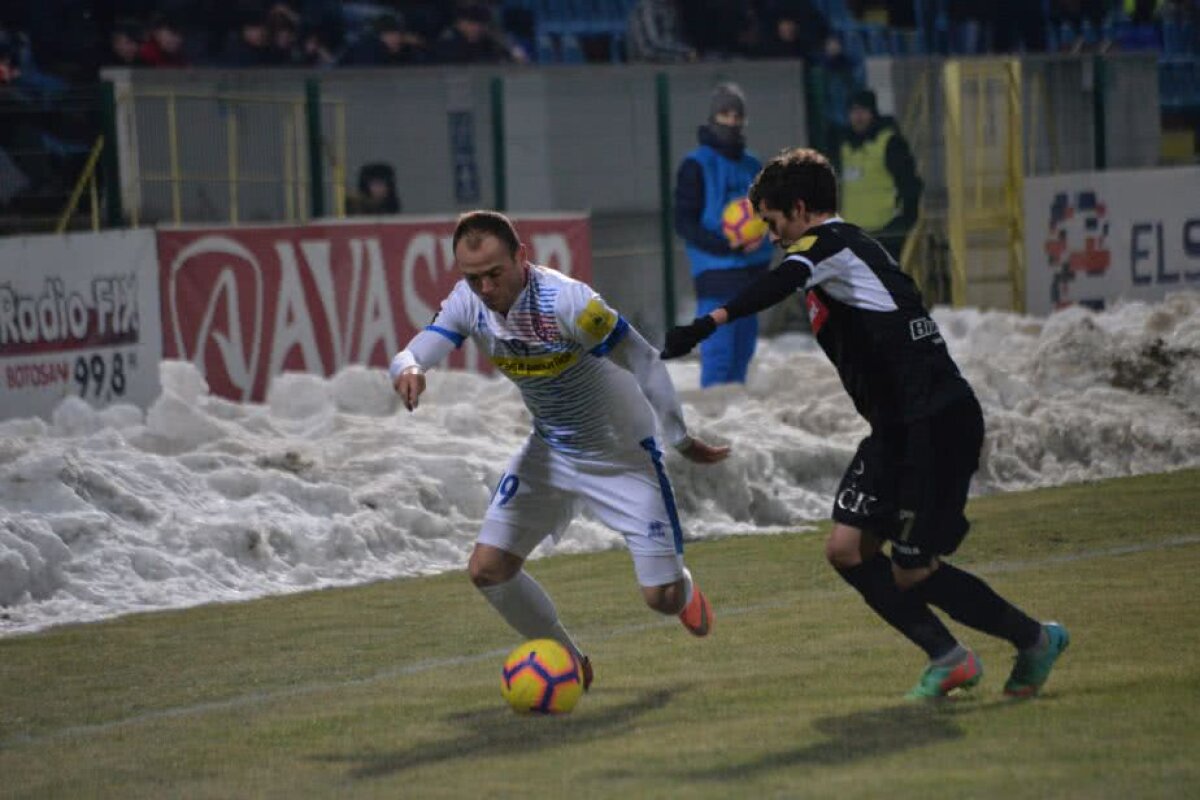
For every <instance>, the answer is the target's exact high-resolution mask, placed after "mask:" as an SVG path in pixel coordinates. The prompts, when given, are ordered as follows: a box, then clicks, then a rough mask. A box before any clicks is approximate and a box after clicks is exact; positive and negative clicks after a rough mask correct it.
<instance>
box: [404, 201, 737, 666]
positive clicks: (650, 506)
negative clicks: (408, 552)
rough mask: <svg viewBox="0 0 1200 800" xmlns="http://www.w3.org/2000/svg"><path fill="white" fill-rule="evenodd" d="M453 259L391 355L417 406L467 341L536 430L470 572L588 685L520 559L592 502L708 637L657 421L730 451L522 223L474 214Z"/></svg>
mask: <svg viewBox="0 0 1200 800" xmlns="http://www.w3.org/2000/svg"><path fill="white" fill-rule="evenodd" d="M453 247H454V258H455V261H456V262H457V265H458V268H459V270H460V271H461V272H462V274H463V279H462V280H460V281H459V282H458V283H457V284H456V285H455V287H454V289H453V290H452V291H451V292H450V295H449V296H448V297H447V298H446V299H445V300H444V301H443V302H442V307H441V310H440V311H439V312H438V314H437V316H436V317H435V318H434V320H433V322H432V323H431V324H430V325H429V326H428V327H426V328H425V330H423V331H421V332H420V333H418V334H417V335H416V336H415V337H413V339H412V341H410V342H409V343H408V346H407V347H405V348H404V349H403V350H401V351H400V352H399V353H398V354H397V355H396V357H395V358H394V359H393V360H392V365H391V370H390V372H391V376H392V381H393V385H394V387H395V389H396V392H397V393H398V394H399V395H400V397H401V399H402V400H403V402H404V405H405V407H406V408H408V410H409V411H412V410H414V409H416V407H417V403H418V399H419V397H420V395H421V393H422V392H424V391H425V374H424V373H425V370H427V369H429V368H430V367H432V366H434V365H436V364H438V363H439V362H441V361H442V360H443V359H444V358H445V357H446V356H447V355H449V354H450V352H451V351H452V350H453V349H455V348H456V347H459V346H460V345H461V344H462V343H463V341H465V340H466V339H467V338H468V337H469V338H471V339H473V340H474V342H475V343H476V344H477V345H478V347H479V349H480V351H481V352H483V353H486V354H487V356H488V357H489V358H490V359H491V361H492V363H493V364H495V366H496V368H497V369H498V370H499V371H500V372H502V373H503V374H504V375H506V376H507V377H508V378H509V379H510V380H512V381H513V383H515V384H516V385H517V388H518V389H519V390H520V392H521V397H522V399H523V400H524V401H525V405H526V407H527V408H528V409H529V412H530V414H531V415H532V417H533V431H532V432H531V433H530V435H529V438H528V439H527V440H526V442H525V444H524V445H523V446H522V447H521V449H520V450H519V451H518V452H517V453H516V454H515V455H514V456H513V457H512V460H511V461H510V462H509V464H508V467H507V469H506V470H505V472H504V474H503V475H502V476H501V478H500V481H499V483H498V484H497V486H496V491H495V493H494V495H493V496H492V501H491V505H490V506H489V507H488V511H487V514H486V515H485V517H484V522H483V526H482V528H481V529H480V531H479V537H478V539H477V540H476V542H475V548H474V550H473V551H472V552H471V558H470V561H469V563H468V565H467V571H468V573H469V575H470V577H471V581H472V582H473V583H474V584H475V586H476V587H478V588H479V590H480V592H482V593H483V596H484V597H485V598H487V601H488V602H489V603H490V604H491V605H492V607H494V608H495V609H496V611H498V612H499V613H500V615H501V616H502V617H503V618H504V620H505V621H506V622H507V623H508V624H509V625H510V626H512V627H513V628H514V629H515V630H516V631H517V632H518V633H520V634H521V635H522V636H524V637H525V638H527V639H540V638H550V639H556V640H558V641H560V642H562V643H563V644H564V645H565V646H566V647H567V648H568V649H570V650H571V652H572V653H574V654H575V657H576V658H577V659H578V661H579V663H580V666H581V668H582V672H583V679H584V680H583V683H584V688H585V689H586V688H588V687H589V686H590V685H591V682H592V666H591V662H590V661H589V659H588V658H587V656H585V655H584V654H583V653H582V652H580V650H579V648H578V647H577V646H576V644H575V642H574V641H572V639H571V637H570V635H569V634H568V633H567V631H566V629H565V628H564V627H563V626H562V623H560V622H559V619H558V612H557V611H556V610H555V607H554V603H553V601H551V599H550V597H549V595H547V594H546V592H545V590H544V589H543V588H542V587H541V585H540V584H538V582H537V581H535V580H534V579H533V577H532V576H530V575H529V573H527V572H525V571H524V569H522V566H523V565H524V563H525V559H526V558H527V557H528V555H529V553H530V552H531V551H532V550H533V549H534V547H536V546H537V544H538V543H539V542H541V541H542V540H543V539H544V538H545V537H546V536H554V537H555V538H556V539H557V538H558V537H559V536H560V535H561V534H562V532H563V531H564V530H565V529H566V527H567V525H568V524H569V523H570V521H571V518H572V517H573V516H574V513H575V509H576V506H577V505H578V504H579V503H583V504H584V505H586V506H587V508H589V509H590V510H591V512H592V513H593V514H595V516H596V517H597V518H598V519H599V520H600V521H601V522H603V523H604V524H605V525H607V526H608V527H610V528H612V529H613V530H615V531H617V532H619V533H621V534H623V535H624V537H625V542H626V544H627V546H628V548H629V552H630V554H631V555H632V557H633V565H634V571H635V573H636V574H637V579H638V583H639V584H640V585H641V587H642V596H643V598H644V599H645V601H646V604H647V605H648V606H650V608H652V609H654V610H655V611H658V612H660V613H663V614H678V615H679V618H680V620H681V621H682V622H683V624H684V626H685V627H686V628H687V629H688V630H689V631H690V632H692V633H693V634H695V635H697V636H704V635H706V634H707V633H708V631H709V629H710V628H711V626H712V624H713V612H712V608H711V606H710V605H709V602H708V600H707V598H705V596H704V593H703V592H701V591H700V588H699V587H698V586H696V584H695V582H694V581H693V580H692V576H691V573H690V572H689V571H688V570H687V568H686V567H684V565H683V534H682V530H681V529H680V525H679V515H678V513H677V511H676V508H675V500H674V495H673V494H672V491H671V482H670V480H669V479H668V478H667V473H666V470H665V469H664V466H663V455H662V450H661V447H660V444H659V439H658V437H657V436H656V427H655V420H656V418H657V421H658V425H659V426H660V427H661V428H662V433H663V436H664V437H665V439H666V440H667V442H668V443H670V444H671V446H673V447H674V448H675V449H676V450H678V451H679V452H680V453H681V454H682V455H683V456H684V457H685V458H687V459H689V460H691V461H694V462H696V463H700V464H714V463H716V462H718V461H721V460H722V459H724V458H725V457H726V456H728V455H729V448H728V447H715V446H712V445H709V444H706V443H704V442H702V441H700V440H699V439H696V438H694V437H692V436H689V435H688V432H687V428H686V426H685V424H684V420H683V412H682V409H681V408H680V406H679V400H678V398H677V397H676V395H675V388H674V386H673V385H672V383H671V378H670V376H669V375H668V374H667V370H666V368H665V367H664V366H663V364H662V361H661V360H660V359H659V355H658V351H657V350H655V349H654V348H653V347H652V346H651V345H650V344H649V343H648V342H646V340H645V339H644V338H642V336H641V334H639V333H638V332H637V331H636V330H635V329H634V328H633V327H632V326H630V325H629V323H628V322H626V320H625V319H624V318H622V317H621V316H620V315H619V314H617V312H616V311H614V310H613V309H612V308H610V307H609V306H608V304H607V303H605V302H604V300H603V299H602V298H601V297H600V296H599V295H598V294H596V292H595V291H594V290H592V288H591V287H589V286H588V285H587V284H585V283H581V282H580V281H576V280H573V279H572V278H569V277H567V276H566V275H563V274H562V273H560V272H557V271H555V270H552V269H547V268H545V267H540V266H536V265H534V264H530V263H529V262H528V261H527V258H526V256H527V251H526V248H525V246H524V245H523V244H521V242H520V240H519V238H518V236H517V232H516V229H515V228H514V227H513V224H512V222H511V221H510V220H509V219H508V218H507V217H506V216H504V215H503V214H500V213H498V212H494V211H472V212H469V213H467V214H464V215H462V216H461V217H460V218H459V220H458V224H457V226H456V227H455V229H454V238H453Z"/></svg>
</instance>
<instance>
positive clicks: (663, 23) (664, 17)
mask: <svg viewBox="0 0 1200 800" xmlns="http://www.w3.org/2000/svg"><path fill="white" fill-rule="evenodd" d="M680 6H681V3H680V2H679V0H638V3H637V5H635V6H634V7H633V10H631V11H630V12H629V26H628V29H627V32H626V37H625V39H626V42H627V48H628V59H629V60H630V61H652V62H656V63H668V62H672V61H695V60H696V59H697V58H698V57H699V54H698V53H697V52H696V48H695V47H694V46H693V45H692V44H690V43H689V42H687V41H686V40H685V39H684V36H683V19H682V16H681V14H680Z"/></svg>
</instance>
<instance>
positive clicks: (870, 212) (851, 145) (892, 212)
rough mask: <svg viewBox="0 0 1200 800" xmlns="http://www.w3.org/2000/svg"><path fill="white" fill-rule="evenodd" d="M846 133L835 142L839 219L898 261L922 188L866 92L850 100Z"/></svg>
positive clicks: (898, 139)
mask: <svg viewBox="0 0 1200 800" xmlns="http://www.w3.org/2000/svg"><path fill="white" fill-rule="evenodd" d="M849 121H850V124H849V127H848V128H846V129H843V130H841V131H839V136H838V139H837V140H835V147H834V148H833V152H834V159H833V160H834V162H835V164H836V166H837V170H838V174H839V176H840V186H839V194H840V195H841V199H842V208H841V215H842V217H844V218H845V219H846V221H848V222H852V223H854V224H855V225H858V226H859V227H860V228H862V229H863V230H865V231H867V233H869V234H870V235H871V236H873V237H875V238H876V239H878V240H879V241H880V242H881V243H882V244H883V246H884V247H886V248H887V249H888V252H889V253H891V254H892V257H893V258H894V259H896V260H897V261H899V260H900V252H901V251H902V250H903V249H904V240H905V238H907V236H908V232H909V231H910V230H911V229H912V227H913V225H914V224H915V223H916V221H917V211H918V208H919V204H920V202H921V192H922V190H923V189H924V183H923V182H922V181H921V179H920V178H919V177H918V176H917V165H916V161H915V159H914V158H913V154H912V150H910V149H909V146H908V142H907V141H906V140H905V139H904V137H903V136H902V135H901V134H900V130H899V128H897V126H896V121H895V120H894V119H893V118H892V117H881V116H880V115H879V108H878V105H877V102H876V99H875V93H874V92H873V91H871V90H870V89H862V90H860V91H858V92H856V93H855V94H853V95H852V96H851V98H850V109H849Z"/></svg>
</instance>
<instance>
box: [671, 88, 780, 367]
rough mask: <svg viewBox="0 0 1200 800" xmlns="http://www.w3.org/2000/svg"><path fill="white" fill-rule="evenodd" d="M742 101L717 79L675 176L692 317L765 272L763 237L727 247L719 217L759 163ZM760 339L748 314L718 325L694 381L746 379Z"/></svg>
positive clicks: (743, 192)
mask: <svg viewBox="0 0 1200 800" xmlns="http://www.w3.org/2000/svg"><path fill="white" fill-rule="evenodd" d="M745 126H746V99H745V96H744V95H743V94H742V90H741V89H740V88H739V87H738V86H737V85H736V84H733V83H722V84H718V85H717V87H716V88H715V89H714V90H713V93H712V98H711V100H710V104H709V114H708V120H707V122H706V123H705V124H704V125H701V126H700V128H699V130H698V131H697V136H698V138H699V142H700V146H699V147H697V148H696V149H695V150H693V151H691V152H690V153H688V154H687V155H686V156H685V157H684V159H683V162H682V163H681V164H680V165H679V170H678V172H677V174H676V179H675V232H676V233H677V234H679V236H680V237H681V238H683V240H684V242H685V244H686V246H687V254H688V261H689V262H690V264H691V270H692V282H693V285H694V286H695V289H696V307H697V310H696V314H697V316H703V315H705V314H707V313H708V312H710V311H712V310H713V309H715V308H718V307H720V306H722V305H724V304H725V303H727V302H728V301H729V300H730V299H732V298H733V297H734V295H736V294H737V293H738V292H740V291H741V290H742V289H743V288H745V287H746V286H749V285H750V284H751V283H753V282H754V280H755V279H756V278H757V277H758V276H759V275H761V274H762V273H764V272H766V271H767V265H768V264H769V263H770V261H771V248H770V247H766V246H764V245H765V244H766V241H767V240H766V238H763V239H762V240H760V241H758V242H756V243H754V244H752V245H743V246H736V247H735V246H734V245H731V244H730V242H729V240H728V239H726V238H725V235H724V234H723V233H722V232H721V217H722V212H724V210H725V207H726V206H727V205H728V204H729V203H730V202H732V201H734V200H737V199H740V198H744V197H745V196H746V193H747V192H748V191H749V189H750V183H751V181H753V180H754V177H755V175H757V174H758V171H759V170H760V169H761V168H762V163H761V162H760V161H759V160H758V158H757V157H755V156H754V155H753V154H752V153H750V152H748V151H747V150H746V137H745ZM757 340H758V318H757V317H756V316H754V315H751V316H748V317H746V318H744V319H742V320H739V321H738V322H735V323H733V324H732V325H727V326H722V328H721V329H720V330H719V331H718V332H717V333H716V334H715V335H714V336H713V337H712V338H710V339H709V340H708V341H707V342H705V343H704V345H703V347H701V348H700V385H701V386H703V387H708V386H715V385H717V384H721V383H745V382H746V372H747V370H748V369H749V367H750V359H751V358H752V357H753V356H754V349H755V347H756V345H757Z"/></svg>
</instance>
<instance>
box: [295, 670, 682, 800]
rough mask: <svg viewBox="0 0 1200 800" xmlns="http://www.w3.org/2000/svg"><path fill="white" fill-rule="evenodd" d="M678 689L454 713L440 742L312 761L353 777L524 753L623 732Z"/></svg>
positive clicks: (329, 756)
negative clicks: (549, 711) (548, 706)
mask: <svg viewBox="0 0 1200 800" xmlns="http://www.w3.org/2000/svg"><path fill="white" fill-rule="evenodd" d="M679 691H680V687H676V688H674V689H657V690H653V691H646V692H637V693H634V694H633V697H632V698H631V699H629V700H627V701H624V702H621V703H619V704H618V705H615V706H608V707H605V708H602V709H598V710H595V711H592V710H589V711H588V712H587V713H585V714H579V715H575V714H569V715H566V716H562V717H542V716H528V717H523V716H515V715H514V714H513V713H512V712H511V711H509V710H508V709H507V708H488V709H481V710H478V711H470V712H464V713H455V714H451V715H448V716H447V717H445V720H446V721H447V722H450V723H452V724H454V725H456V726H457V727H458V728H459V730H457V731H456V732H455V733H454V735H453V736H451V737H450V738H448V739H446V740H444V741H438V742H425V743H421V744H416V745H414V746H413V747H411V748H408V749H405V750H396V751H392V752H383V753H360V754H347V755H341V754H326V755H319V756H313V757H312V760H315V761H323V762H328V763H347V764H353V765H355V766H354V767H353V768H352V769H351V771H350V777H352V778H379V777H383V776H386V775H393V774H396V773H399V772H404V771H406V770H411V769H416V768H418V767H423V766H427V765H429V764H436V763H439V762H443V761H451V760H454V759H475V758H479V757H481V756H496V755H507V754H510V753H517V752H520V753H528V752H529V751H531V750H536V749H538V748H543V747H557V746H560V745H564V744H572V743H575V742H581V741H588V740H592V739H597V738H600V737H606V736H614V735H618V734H621V733H625V732H627V731H629V730H631V729H632V728H633V727H634V725H635V723H636V720H637V719H638V717H640V716H642V715H643V714H646V713H648V712H651V711H655V710H657V709H660V708H663V707H664V706H666V705H667V704H668V703H670V702H671V700H672V699H673V698H674V697H675V695H676V694H678V693H679Z"/></svg>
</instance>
